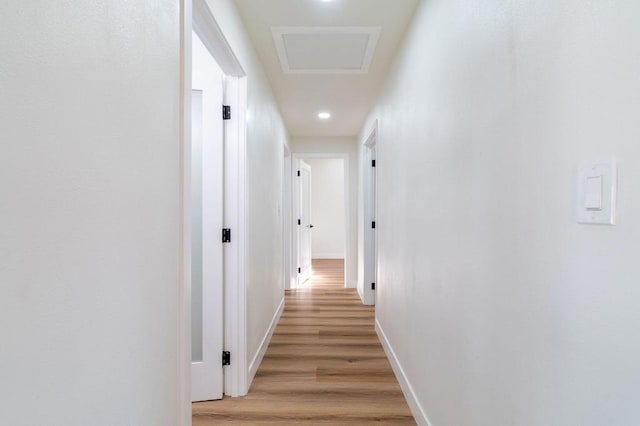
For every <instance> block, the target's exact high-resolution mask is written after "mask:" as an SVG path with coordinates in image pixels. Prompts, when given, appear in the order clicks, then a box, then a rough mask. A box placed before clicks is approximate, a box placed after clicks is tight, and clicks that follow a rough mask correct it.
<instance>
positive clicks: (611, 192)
mask: <svg viewBox="0 0 640 426" xmlns="http://www.w3.org/2000/svg"><path fill="white" fill-rule="evenodd" d="M616 186H617V171H616V163H615V162H614V161H609V162H601V163H593V164H587V165H584V166H583V167H582V168H581V169H580V175H579V182H578V191H579V193H578V200H577V201H578V203H577V204H578V223H585V224H599V225H615V223H616V190H617V188H616Z"/></svg>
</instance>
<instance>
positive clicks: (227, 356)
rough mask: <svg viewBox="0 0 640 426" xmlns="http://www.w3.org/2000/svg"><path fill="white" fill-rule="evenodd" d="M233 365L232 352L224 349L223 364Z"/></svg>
mask: <svg viewBox="0 0 640 426" xmlns="http://www.w3.org/2000/svg"><path fill="white" fill-rule="evenodd" d="M225 365H231V352H229V351H222V366H223V367H224V366H225Z"/></svg>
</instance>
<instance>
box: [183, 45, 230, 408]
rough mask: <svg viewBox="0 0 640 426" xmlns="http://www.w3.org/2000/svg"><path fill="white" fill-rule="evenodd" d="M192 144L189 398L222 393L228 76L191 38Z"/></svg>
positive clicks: (206, 399)
mask: <svg viewBox="0 0 640 426" xmlns="http://www.w3.org/2000/svg"><path fill="white" fill-rule="evenodd" d="M192 65H193V66H192V70H193V75H192V87H193V91H192V106H191V107H192V142H191V275H192V280H191V361H192V363H191V376H192V380H191V383H192V388H191V400H192V401H208V400H213V399H221V398H222V394H223V367H222V348H223V325H224V324H223V250H222V239H221V232H222V231H221V230H222V227H223V226H222V224H223V183H224V178H223V176H224V175H223V172H224V170H223V127H222V99H223V84H224V80H223V78H224V76H223V74H222V71H221V70H220V68H219V67H218V64H217V63H216V62H215V60H214V59H213V57H211V55H210V54H209V52H208V50H207V49H206V47H205V46H204V45H203V44H202V41H201V40H200V39H199V38H198V36H197V35H196V34H195V33H194V34H193V64H192Z"/></svg>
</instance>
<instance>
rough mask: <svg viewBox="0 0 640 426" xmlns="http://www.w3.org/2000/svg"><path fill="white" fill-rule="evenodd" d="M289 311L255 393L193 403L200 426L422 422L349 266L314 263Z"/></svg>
mask: <svg viewBox="0 0 640 426" xmlns="http://www.w3.org/2000/svg"><path fill="white" fill-rule="evenodd" d="M313 270H314V273H313V278H312V279H311V280H310V281H309V282H308V283H307V284H306V285H305V286H304V288H301V289H298V290H292V291H289V292H287V294H286V301H285V308H284V312H283V314H282V317H281V319H280V322H279V323H278V326H277V328H276V330H275V332H274V335H273V338H272V340H271V343H270V345H269V348H268V349H267V353H266V355H265V357H264V360H263V362H262V364H261V366H260V368H259V370H258V373H257V374H256V378H255V380H254V381H253V384H252V386H251V389H250V391H249V394H248V395H247V396H245V397H243V398H225V399H224V400H222V401H212V402H204V403H197V404H193V424H194V426H198V425H219V424H253V425H255V424H278V425H282V424H334V425H371V424H385V425H393V424H415V421H414V420H413V417H412V416H411V412H410V411H409V407H408V406H407V403H406V401H405V399H404V396H403V395H402V391H401V390H400V386H399V385H398V382H397V381H396V378H395V376H394V375H393V371H392V370H391V366H390V365H389V362H388V361H387V358H386V357H385V354H384V351H383V349H382V346H380V342H379V341H378V337H377V336H376V333H375V330H374V322H373V321H374V311H373V308H372V307H367V306H363V305H362V304H361V303H360V299H359V297H358V294H357V293H356V291H355V290H350V289H345V288H344V277H343V263H342V261H338V260H317V261H314V262H313Z"/></svg>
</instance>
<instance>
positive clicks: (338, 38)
mask: <svg viewBox="0 0 640 426" xmlns="http://www.w3.org/2000/svg"><path fill="white" fill-rule="evenodd" d="M271 33H272V35H273V41H274V43H275V46H276V50H277V52H278V57H279V58H280V64H281V66H282V71H283V72H284V73H285V74H366V73H368V72H369V68H370V66H371V61H372V59H373V55H374V52H375V49H376V45H377V43H378V39H379V38H380V27H272V28H271Z"/></svg>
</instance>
